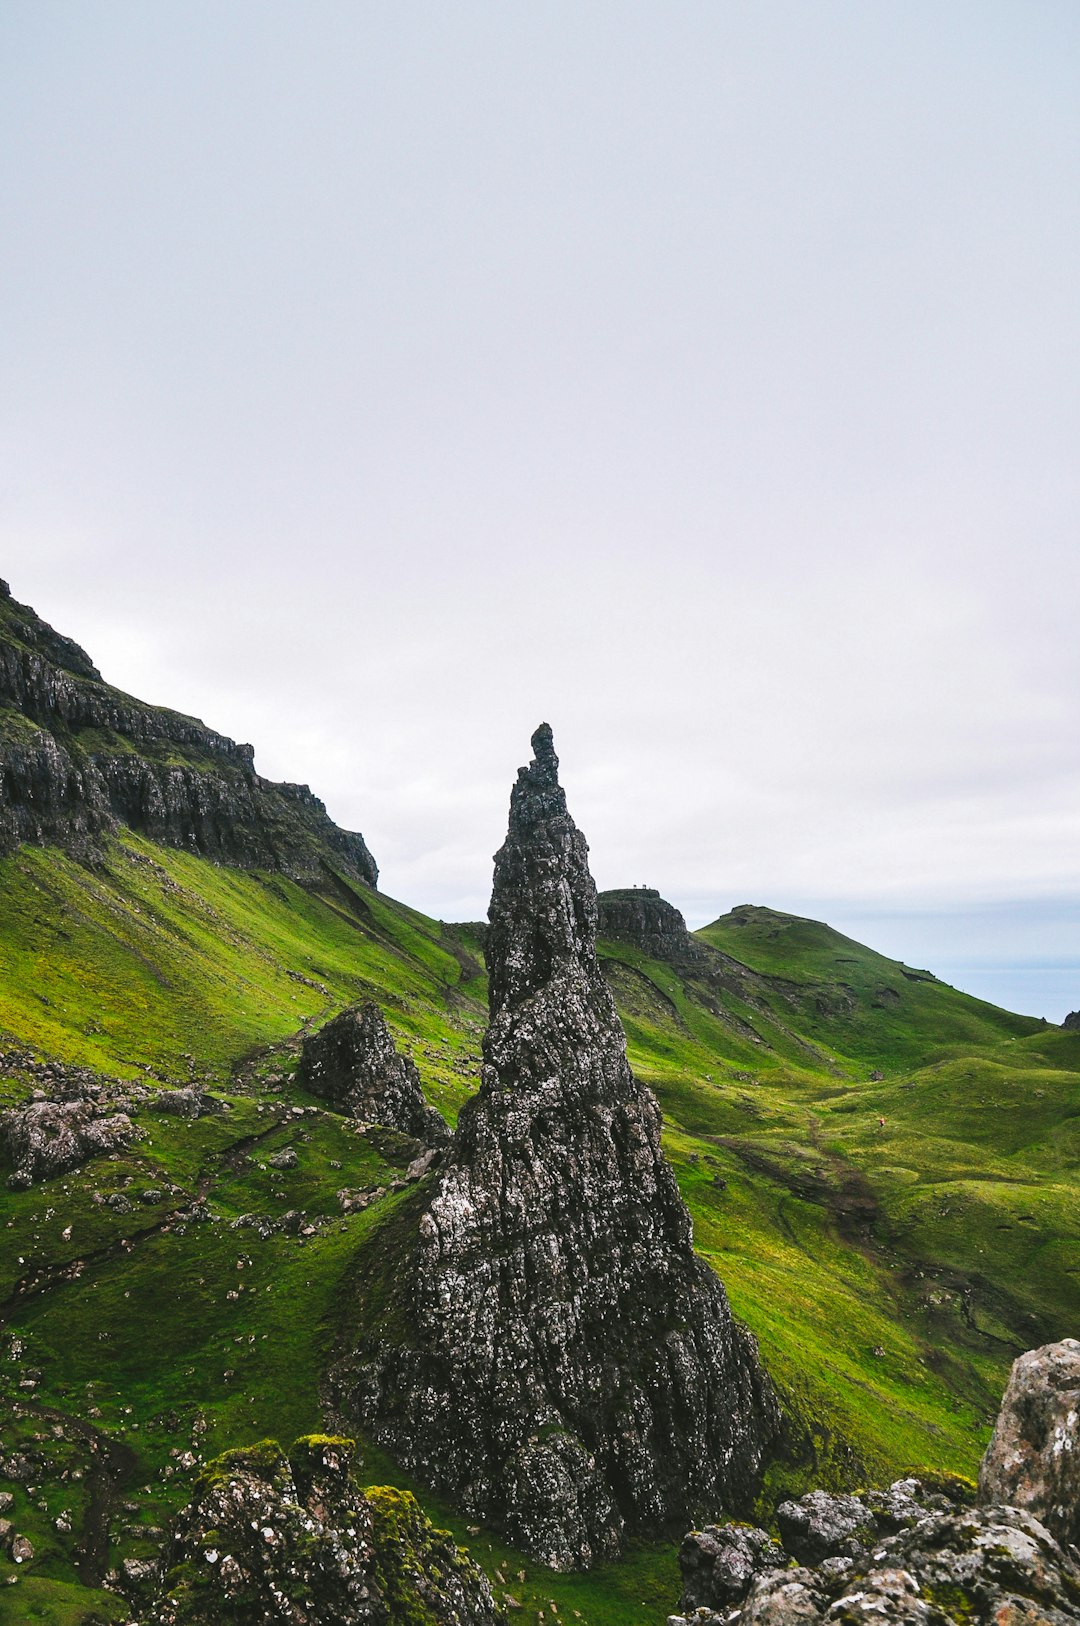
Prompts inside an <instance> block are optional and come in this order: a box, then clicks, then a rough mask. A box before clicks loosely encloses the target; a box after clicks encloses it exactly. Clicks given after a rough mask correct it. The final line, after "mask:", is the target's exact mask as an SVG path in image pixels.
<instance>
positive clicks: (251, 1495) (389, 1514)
mask: <svg viewBox="0 0 1080 1626" xmlns="http://www.w3.org/2000/svg"><path fill="white" fill-rule="evenodd" d="M354 1451H355V1447H354V1445H353V1442H352V1441H351V1440H345V1439H335V1438H330V1437H327V1436H323V1435H312V1436H309V1437H307V1438H305V1439H301V1440H297V1442H296V1444H295V1445H294V1446H293V1448H292V1450H291V1452H290V1453H289V1456H288V1457H286V1456H285V1453H284V1452H283V1451H282V1450H281V1449H280V1447H279V1446H277V1445H276V1444H275V1443H274V1442H273V1441H271V1440H264V1441H263V1442H262V1443H261V1444H260V1445H257V1446H254V1447H252V1448H251V1449H250V1450H247V1451H230V1452H228V1453H226V1455H225V1456H224V1457H219V1458H217V1459H216V1460H215V1461H214V1462H212V1463H210V1464H209V1465H208V1466H207V1468H206V1469H205V1470H204V1471H203V1473H202V1474H201V1475H200V1477H199V1479H198V1480H197V1482H196V1485H195V1493H194V1496H193V1499H192V1501H191V1503H190V1505H189V1506H188V1507H187V1508H185V1509H184V1511H183V1513H182V1514H181V1515H180V1518H179V1520H178V1521H177V1526H176V1530H175V1533H174V1538H173V1542H172V1548H171V1551H170V1554H169V1561H168V1562H169V1569H168V1573H167V1574H166V1577H165V1580H164V1582H163V1585H162V1589H161V1595H160V1596H159V1598H158V1600H157V1602H156V1604H155V1605H154V1606H153V1608H152V1610H151V1612H150V1616H149V1620H150V1623H151V1626H220V1623H222V1622H224V1621H228V1622H229V1623H230V1626H264V1623H265V1622H268V1621H283V1622H285V1621H287V1622H289V1623H290V1626H400V1623H401V1622H403V1621H407V1620H420V1619H423V1620H425V1621H428V1620H430V1621H432V1622H435V1623H437V1626H498V1623H499V1622H500V1621H501V1620H502V1616H501V1613H500V1612H499V1610H498V1609H497V1608H496V1606H495V1604H494V1601H493V1599H492V1596H491V1589H490V1587H489V1585H488V1582H487V1578H486V1577H485V1576H484V1574H483V1573H482V1571H480V1570H479V1569H478V1568H477V1566H476V1565H475V1564H473V1563H472V1562H471V1560H470V1559H469V1558H468V1556H467V1554H463V1553H462V1552H461V1551H460V1549H459V1548H458V1547H457V1546H456V1545H455V1544H454V1542H453V1540H452V1539H451V1538H450V1537H448V1536H447V1535H446V1533H445V1532H444V1531H438V1530H435V1529H433V1528H432V1526H431V1525H430V1524H429V1522H428V1520H427V1519H426V1518H425V1517H424V1515H423V1513H421V1511H420V1509H419V1507H418V1506H417V1504H416V1501H415V1499H414V1498H413V1497H412V1496H411V1495H409V1493H408V1492H406V1491H398V1490H393V1489H390V1488H377V1489H372V1490H371V1491H369V1492H364V1491H362V1490H360V1489H359V1487H358V1486H357V1484H356V1482H355V1479H354V1475H353V1458H354ZM422 1610H423V1611H424V1613H421V1611H422Z"/></svg>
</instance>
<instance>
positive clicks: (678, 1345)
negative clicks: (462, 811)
mask: <svg viewBox="0 0 1080 1626" xmlns="http://www.w3.org/2000/svg"><path fill="white" fill-rule="evenodd" d="M533 749H534V751H535V760H534V761H533V762H532V764H531V765H530V766H529V767H528V768H523V769H522V770H521V772H520V774H519V776H518V782H517V784H516V786H515V788H514V791H513V796H512V800H511V807H510V828H509V833H508V836H507V839H506V843H505V845H504V846H503V848H502V849H501V851H500V852H499V854H498V855H497V857H496V861H495V882H494V890H493V893H492V900H491V912H490V921H491V924H490V930H489V932H488V938H487V951H486V952H487V961H488V971H489V977H490V1025H489V1028H488V1031H487V1035H486V1038H485V1040H484V1067H483V1082H482V1085H481V1089H480V1091H479V1093H478V1094H477V1095H476V1096H475V1097H474V1098H473V1100H472V1101H470V1102H469V1103H468V1104H467V1106H466V1107H465V1108H464V1110H463V1112H462V1114H461V1118H460V1120H459V1126H458V1130H457V1132H456V1134H455V1136H454V1139H453V1141H452V1143H451V1148H450V1151H449V1154H448V1158H447V1162H446V1164H445V1165H444V1168H443V1170H442V1171H441V1172H440V1174H439V1176H438V1178H437V1183H436V1186H435V1189H434V1191H433V1193H432V1196H431V1198H430V1202H429V1204H428V1207H427V1209H426V1211H425V1212H423V1213H422V1215H421V1216H420V1219H419V1234H418V1238H417V1245H416V1250H415V1255H414V1259H413V1264H412V1271H411V1276H409V1278H408V1280H407V1283H406V1285H405V1287H404V1289H403V1293H404V1298H405V1302H404V1303H403V1310H402V1313H403V1314H404V1316H405V1318H406V1321H407V1323H408V1331H407V1335H406V1337H405V1338H400V1337H399V1339H398V1340H392V1339H391V1338H389V1337H387V1338H386V1339H384V1340H382V1341H379V1340H372V1341H371V1342H369V1344H368V1345H367V1346H366V1347H364V1348H361V1349H360V1350H359V1351H358V1353H357V1359H356V1360H355V1361H354V1362H353V1363H352V1366H351V1370H350V1371H349V1372H348V1373H347V1375H346V1380H345V1386H346V1393H347V1394H348V1395H349V1399H350V1401H351V1404H352V1406H353V1407H354V1408H355V1409H356V1410H357V1411H358V1412H359V1413H360V1415H361V1416H362V1417H363V1418H364V1419H365V1421H366V1422H367V1423H368V1425H369V1426H371V1427H372V1428H373V1429H374V1431H375V1433H376V1434H377V1436H378V1438H379V1439H380V1440H381V1442H382V1443H384V1444H385V1445H387V1446H388V1447H389V1448H390V1449H391V1450H393V1451H394V1452H395V1453H396V1454H397V1455H398V1456H399V1457H400V1458H401V1459H402V1460H404V1461H405V1462H406V1463H407V1464H408V1465H409V1466H410V1467H411V1468H413V1469H414V1470H415V1471H417V1472H419V1473H421V1474H423V1475H424V1476H425V1477H426V1478H427V1479H428V1480H429V1481H431V1482H432V1483H434V1484H435V1485H437V1486H439V1487H440V1488H443V1489H445V1490H448V1491H450V1492H451V1493H452V1494H454V1495H455V1497H457V1498H458V1499H459V1500H460V1501H461V1502H462V1503H463V1504H464V1505H465V1507H466V1508H468V1509H469V1510H470V1511H472V1512H473V1513H474V1514H475V1515H476V1516H478V1517H484V1518H487V1519H489V1520H492V1521H494V1522H496V1523H498V1524H501V1525H502V1526H503V1527H504V1528H505V1529H506V1531H507V1533H508V1534H509V1536H510V1537H511V1539H512V1540H514V1541H515V1542H517V1543H519V1544H520V1545H522V1546H524V1547H525V1548H526V1549H528V1550H529V1551H531V1552H532V1553H533V1554H534V1555H535V1556H536V1557H537V1558H539V1559H540V1560H541V1561H542V1562H544V1563H546V1564H549V1565H551V1566H553V1567H555V1568H572V1567H585V1566H588V1565H589V1564H591V1563H593V1562H594V1561H596V1560H597V1559H600V1558H602V1557H605V1556H608V1555H610V1554H612V1553H614V1552H615V1551H616V1550H617V1549H618V1547H619V1546H620V1543H621V1541H622V1538H623V1534H624V1531H635V1530H649V1531H651V1532H652V1533H653V1535H654V1536H655V1534H656V1532H657V1528H658V1527H661V1528H663V1527H667V1528H670V1527H671V1526H673V1525H677V1524H678V1523H679V1522H680V1521H683V1520H687V1519H694V1518H696V1517H698V1516H700V1515H701V1514H702V1513H703V1512H705V1511H708V1510H711V1511H713V1512H715V1510H716V1509H717V1508H720V1507H725V1508H728V1509H736V1508H739V1507H741V1506H743V1505H744V1504H745V1503H746V1501H747V1500H748V1498H749V1496H750V1495H751V1493H752V1491H753V1488H754V1485H755V1481H756V1479H757V1475H758V1472H759V1469H760V1468H761V1466H762V1464H763V1460H764V1458H765V1455H766V1452H767V1449H768V1446H769V1443H770V1441H771V1440H772V1439H773V1438H774V1436H775V1435H776V1433H777V1429H778V1414H777V1408H776V1403H775V1401H774V1399H773V1396H772V1391H771V1389H770V1387H769V1385H768V1382H767V1380H766V1379H765V1377H764V1375H763V1373H762V1371H761V1368H760V1366H759V1364H758V1359H757V1352H756V1346H755V1345H754V1342H753V1339H752V1338H751V1337H750V1335H749V1334H748V1333H746V1332H745V1331H744V1330H743V1329H742V1328H741V1327H740V1326H739V1325H738V1324H737V1323H736V1322H735V1321H734V1320H733V1318H732V1315H731V1312H730V1309H729V1307H728V1302H727V1298H726V1295H725V1293H724V1289H723V1286H722V1285H721V1283H720V1281H719V1279H718V1278H717V1277H716V1276H715V1275H714V1274H713V1273H712V1272H711V1271H710V1270H709V1269H708V1268H707V1267H706V1266H705V1265H704V1264H703V1263H702V1262H701V1261H700V1260H698V1259H697V1257H696V1256H695V1254H694V1252H693V1248H692V1244H691V1230H690V1219H689V1215H688V1213H687V1211H686V1208H685V1206H684V1204H683V1202H682V1199H681V1197H680V1195H679V1191H678V1188H677V1186H676V1183H675V1178H674V1175H673V1173H672V1171H671V1168H670V1166H669V1165H668V1163H667V1161H666V1159H665V1158H664V1155H663V1153H662V1151H661V1149H660V1114H659V1111H658V1109H657V1106H656V1103H655V1101H654V1099H653V1097H652V1094H651V1093H650V1092H649V1091H648V1090H647V1089H645V1088H643V1087H642V1086H641V1085H639V1084H638V1083H637V1082H636V1080H635V1079H634V1078H633V1076H632V1074H631V1072H630V1068H629V1065H628V1063H627V1059H626V1046H625V1041H624V1038H623V1034H622V1029H621V1027H620V1025H619V1022H618V1018H617V1016H616V1013H615V1007H614V1004H613V1001H612V998H611V995H610V993H609V992H608V988H607V985H606V983H605V982H604V979H603V976H602V974H601V971H600V967H599V963H598V961H597V958H596V952H595V940H596V926H597V902H596V889H595V886H594V884H593V881H592V877H591V875H590V873H589V867H588V849H587V846H586V843H585V840H584V838H583V836H582V835H581V833H580V831H578V830H577V828H576V827H575V825H574V822H573V820H572V819H571V818H570V816H569V814H568V812H567V810H566V799H565V796H564V793H563V791H562V789H561V787H560V785H559V782H558V775H557V769H558V760H557V758H556V756H555V753H554V749H553V746H552V739H551V732H550V730H549V729H548V728H547V727H546V726H544V727H542V728H540V729H539V730H538V731H537V733H536V734H535V735H534V737H533Z"/></svg>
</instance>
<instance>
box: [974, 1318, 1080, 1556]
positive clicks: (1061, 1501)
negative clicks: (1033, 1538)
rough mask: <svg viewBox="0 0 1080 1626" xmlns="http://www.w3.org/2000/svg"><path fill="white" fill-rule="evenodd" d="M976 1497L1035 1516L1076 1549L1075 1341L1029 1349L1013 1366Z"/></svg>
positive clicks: (1079, 1533)
mask: <svg viewBox="0 0 1080 1626" xmlns="http://www.w3.org/2000/svg"><path fill="white" fill-rule="evenodd" d="M979 1497H980V1500H981V1501H984V1502H1009V1503H1011V1504H1012V1505H1013V1506H1014V1507H1022V1508H1025V1509H1026V1510H1027V1512H1029V1513H1032V1514H1034V1516H1035V1518H1037V1519H1039V1520H1041V1521H1042V1523H1043V1524H1045V1525H1046V1527H1047V1529H1048V1530H1051V1531H1052V1532H1053V1534H1054V1535H1055V1536H1057V1538H1058V1540H1059V1541H1064V1542H1072V1543H1074V1544H1075V1545H1076V1546H1080V1340H1078V1339H1076V1338H1063V1339H1061V1341H1060V1342H1059V1343H1056V1344H1044V1345H1043V1346H1042V1348H1041V1349H1029V1350H1028V1351H1027V1353H1026V1354H1024V1355H1021V1356H1020V1357H1019V1358H1018V1359H1017V1360H1016V1361H1014V1362H1013V1368H1012V1372H1011V1373H1010V1375H1009V1382H1008V1386H1007V1388H1006V1390H1005V1395H1004V1398H1003V1400H1002V1403H1001V1410H1000V1412H999V1413H998V1419H997V1423H996V1425H995V1428H994V1434H993V1438H992V1439H991V1441H990V1444H989V1445H988V1446H987V1448H986V1455H985V1456H984V1457H983V1460H982V1467H981V1469H980V1471H979Z"/></svg>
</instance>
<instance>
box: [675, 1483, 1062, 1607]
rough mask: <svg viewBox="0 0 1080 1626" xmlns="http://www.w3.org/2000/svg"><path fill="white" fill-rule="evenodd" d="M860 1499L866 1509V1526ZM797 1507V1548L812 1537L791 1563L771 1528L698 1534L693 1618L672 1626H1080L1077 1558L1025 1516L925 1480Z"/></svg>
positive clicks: (792, 1506) (689, 1580) (691, 1545)
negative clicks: (970, 1503)
mask: <svg viewBox="0 0 1080 1626" xmlns="http://www.w3.org/2000/svg"><path fill="white" fill-rule="evenodd" d="M829 1503H834V1504H835V1506H834V1507H832V1508H831V1509H830V1508H829V1506H828V1504H829ZM852 1504H859V1507H860V1509H861V1520H862V1522H861V1524H859V1523H858V1522H856V1515H855V1509H854V1508H853V1506H852ZM786 1505H787V1507H788V1509H789V1518H788V1531H789V1535H788V1537H787V1538H786V1540H787V1545H788V1546H789V1548H790V1547H791V1541H790V1534H791V1533H792V1532H794V1533H795V1534H796V1538H797V1539H796V1545H798V1544H799V1543H805V1542H806V1541H807V1539H808V1538H809V1541H810V1548H809V1549H807V1547H806V1546H805V1545H804V1546H803V1551H802V1552H793V1553H792V1557H791V1559H790V1560H787V1559H786V1555H784V1554H782V1553H779V1552H778V1551H777V1548H776V1544H775V1543H774V1542H770V1539H769V1537H768V1536H767V1534H766V1533H765V1531H763V1530H747V1529H745V1528H738V1527H735V1526H730V1525H729V1526H725V1527H724V1528H722V1529H719V1530H717V1529H707V1530H705V1531H700V1532H698V1531H695V1532H691V1534H690V1535H689V1536H688V1537H687V1538H686V1541H685V1542H684V1543H683V1548H682V1551H681V1553H680V1562H681V1565H682V1570H683V1581H684V1592H683V1599H682V1604H681V1609H682V1611H683V1612H682V1613H681V1614H678V1615H671V1616H669V1617H668V1622H669V1626H796V1623H798V1626H817V1623H818V1622H823V1621H829V1622H837V1623H847V1626H855V1623H857V1622H866V1623H867V1626H870V1623H876V1626H881V1623H882V1622H890V1623H896V1626H955V1623H957V1622H962V1623H964V1626H1021V1623H1022V1622H1030V1623H1031V1626H1066V1623H1073V1626H1075V1622H1076V1621H1077V1620H1080V1568H1078V1566H1077V1564H1076V1561H1075V1557H1074V1555H1073V1554H1071V1553H1069V1552H1067V1551H1066V1550H1065V1549H1064V1548H1063V1547H1062V1546H1060V1545H1059V1544H1058V1542H1057V1541H1055V1539H1054V1537H1053V1536H1052V1535H1051V1534H1050V1532H1049V1531H1048V1530H1047V1529H1046V1528H1045V1526H1044V1525H1042V1524H1040V1523H1039V1522H1038V1521H1037V1520H1035V1519H1033V1518H1032V1517H1031V1516H1030V1514H1028V1513H1025V1512H1023V1511H1021V1510H1020V1509H1017V1508H1013V1507H1004V1506H995V1507H988V1508H972V1507H965V1506H961V1505H960V1504H959V1503H957V1502H956V1501H955V1500H952V1499H950V1498H949V1497H947V1496H944V1495H942V1494H941V1493H937V1492H929V1491H927V1490H926V1488H925V1487H924V1486H922V1485H920V1484H919V1482H918V1481H917V1480H902V1481H900V1482H899V1483H897V1484H896V1485H893V1486H892V1487H891V1488H890V1490H888V1491H882V1492H869V1493H863V1494H861V1495H859V1496H857V1497H849V1496H841V1497H833V1496H829V1495H828V1494H827V1493H826V1492H824V1491H816V1492H813V1493H812V1495H811V1496H810V1497H801V1498H800V1499H799V1501H798V1502H797V1503H789V1504H786ZM798 1512H801V1513H802V1514H803V1515H805V1516H804V1517H801V1518H800V1517H797V1516H795V1515H796V1514H797V1513H798ZM780 1524H781V1529H782V1530H783V1529H784V1527H785V1526H784V1520H783V1519H781V1521H780ZM808 1551H812V1552H813V1554H814V1556H813V1557H812V1558H811V1557H810V1556H808V1555H807V1554H808ZM796 1560H799V1562H796Z"/></svg>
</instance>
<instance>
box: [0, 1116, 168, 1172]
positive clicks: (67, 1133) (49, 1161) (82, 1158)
mask: <svg viewBox="0 0 1080 1626" xmlns="http://www.w3.org/2000/svg"><path fill="white" fill-rule="evenodd" d="M0 1133H2V1134H3V1136H4V1139H5V1140H6V1142H7V1145H8V1150H9V1152H10V1153H11V1159H12V1162H13V1163H14V1165H15V1169H14V1172H13V1173H12V1174H11V1175H10V1176H9V1177H8V1185H9V1186H11V1187H12V1188H13V1189H16V1190H22V1189H24V1188H25V1187H27V1186H31V1185H35V1184H36V1183H37V1182H38V1181H39V1180H51V1179H53V1178H54V1177H55V1176H56V1175H58V1174H65V1173H66V1172H67V1171H68V1170H69V1169H77V1168H78V1167H79V1166H80V1165H81V1164H83V1163H86V1162H88V1161H89V1159H90V1158H92V1157H97V1156H100V1155H101V1153H103V1152H112V1151H115V1150H117V1148H119V1147H121V1146H126V1145H127V1144H128V1142H129V1141H130V1140H131V1139H132V1138H133V1137H134V1136H135V1135H136V1134H137V1133H138V1132H137V1130H136V1129H135V1126H134V1125H133V1124H132V1122H131V1119H130V1118H129V1117H128V1116H127V1114H126V1113H124V1112H117V1113H114V1114H113V1115H112V1116H111V1117H110V1116H108V1113H107V1109H104V1108H102V1107H99V1106H98V1105H96V1104H95V1103H94V1102H92V1101H85V1100H84V1101H31V1102H30V1104H29V1106H25V1107H12V1108H11V1109H10V1110H9V1111H7V1112H5V1113H4V1114H3V1115H2V1116H0Z"/></svg>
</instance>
